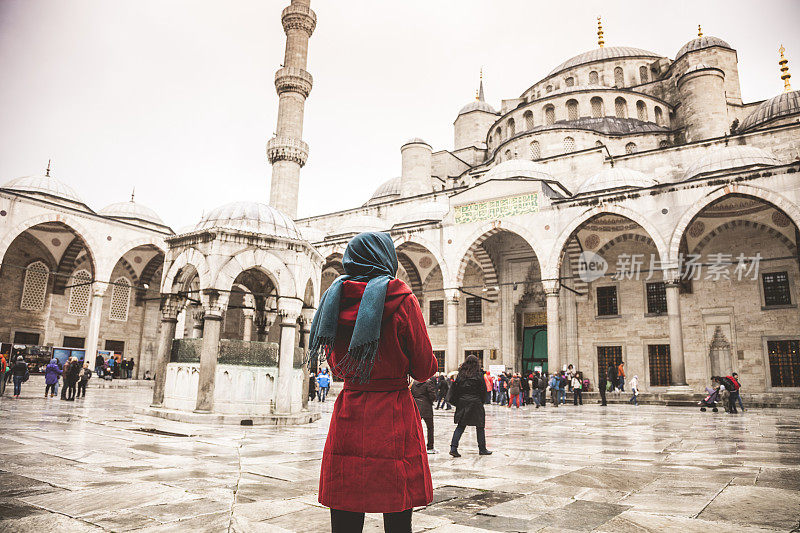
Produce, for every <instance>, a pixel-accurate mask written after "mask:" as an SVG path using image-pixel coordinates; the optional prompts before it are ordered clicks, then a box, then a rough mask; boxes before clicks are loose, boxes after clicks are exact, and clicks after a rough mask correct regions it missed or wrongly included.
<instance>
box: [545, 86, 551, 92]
mask: <svg viewBox="0 0 800 533" xmlns="http://www.w3.org/2000/svg"><path fill="white" fill-rule="evenodd" d="M544 92H546V93H551V92H553V86H552V85H548V86H547V87H545V88H544Z"/></svg>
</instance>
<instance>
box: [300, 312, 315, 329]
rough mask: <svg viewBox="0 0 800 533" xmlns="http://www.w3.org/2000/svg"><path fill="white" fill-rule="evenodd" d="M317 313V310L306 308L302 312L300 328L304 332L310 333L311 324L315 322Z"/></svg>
mask: <svg viewBox="0 0 800 533" xmlns="http://www.w3.org/2000/svg"><path fill="white" fill-rule="evenodd" d="M316 312H317V310H316V309H314V308H313V307H304V308H303V309H302V310H301V311H300V321H301V323H300V326H301V328H302V330H303V331H309V330H310V329H311V323H312V322H313V321H314V315H315V314H316Z"/></svg>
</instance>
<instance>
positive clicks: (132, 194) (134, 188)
mask: <svg viewBox="0 0 800 533" xmlns="http://www.w3.org/2000/svg"><path fill="white" fill-rule="evenodd" d="M135 194H136V187H135V186H134V187H133V189H131V203H133V197H134V195H135Z"/></svg>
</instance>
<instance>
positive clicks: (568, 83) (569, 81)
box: [564, 76, 575, 87]
mask: <svg viewBox="0 0 800 533" xmlns="http://www.w3.org/2000/svg"><path fill="white" fill-rule="evenodd" d="M564 85H566V86H567V87H572V86H573V85H575V78H573V77H572V76H570V77H569V78H567V79H565V80H564Z"/></svg>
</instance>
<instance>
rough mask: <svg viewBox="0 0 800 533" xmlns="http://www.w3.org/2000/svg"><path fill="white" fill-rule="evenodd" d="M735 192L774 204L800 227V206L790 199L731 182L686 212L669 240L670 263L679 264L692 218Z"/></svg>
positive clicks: (758, 188) (709, 194)
mask: <svg viewBox="0 0 800 533" xmlns="http://www.w3.org/2000/svg"><path fill="white" fill-rule="evenodd" d="M733 194H739V195H743V196H750V197H752V198H757V199H759V200H762V201H764V202H766V203H768V204H772V206H773V207H775V208H776V209H778V210H780V211H783V213H784V214H785V215H786V216H788V217H789V218H790V219H791V221H792V222H794V225H795V227H798V228H800V207H798V206H797V205H795V204H794V203H792V202H791V201H790V200H788V199H786V198H784V197H783V196H781V195H780V194H778V193H775V192H771V191H768V190H766V189H762V188H760V187H753V186H751V185H741V184H734V183H731V184H728V185H725V186H724V187H720V188H718V189H715V190H714V191H711V192H710V193H708V194H707V195H706V196H704V197H703V198H701V199H700V200H698V201H697V202H695V203H694V204H693V205H692V206H691V207H689V208H688V209H687V210H686V211H685V212H684V214H683V215H682V216H681V218H680V220H679V221H678V223H677V225H676V226H675V230H674V231H673V233H672V238H671V240H670V242H669V249H668V255H667V257H668V258H669V261H670V263H673V264H677V262H678V257H679V256H680V246H681V239H683V236H684V234H685V233H686V230H687V228H688V227H689V224H691V222H692V220H694V218H695V217H696V216H697V215H698V214H699V213H700V212H701V211H702V210H703V209H705V208H706V207H707V206H709V205H710V204H711V203H713V202H714V201H716V200H719V199H720V198H722V197H723V196H728V195H733Z"/></svg>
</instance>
